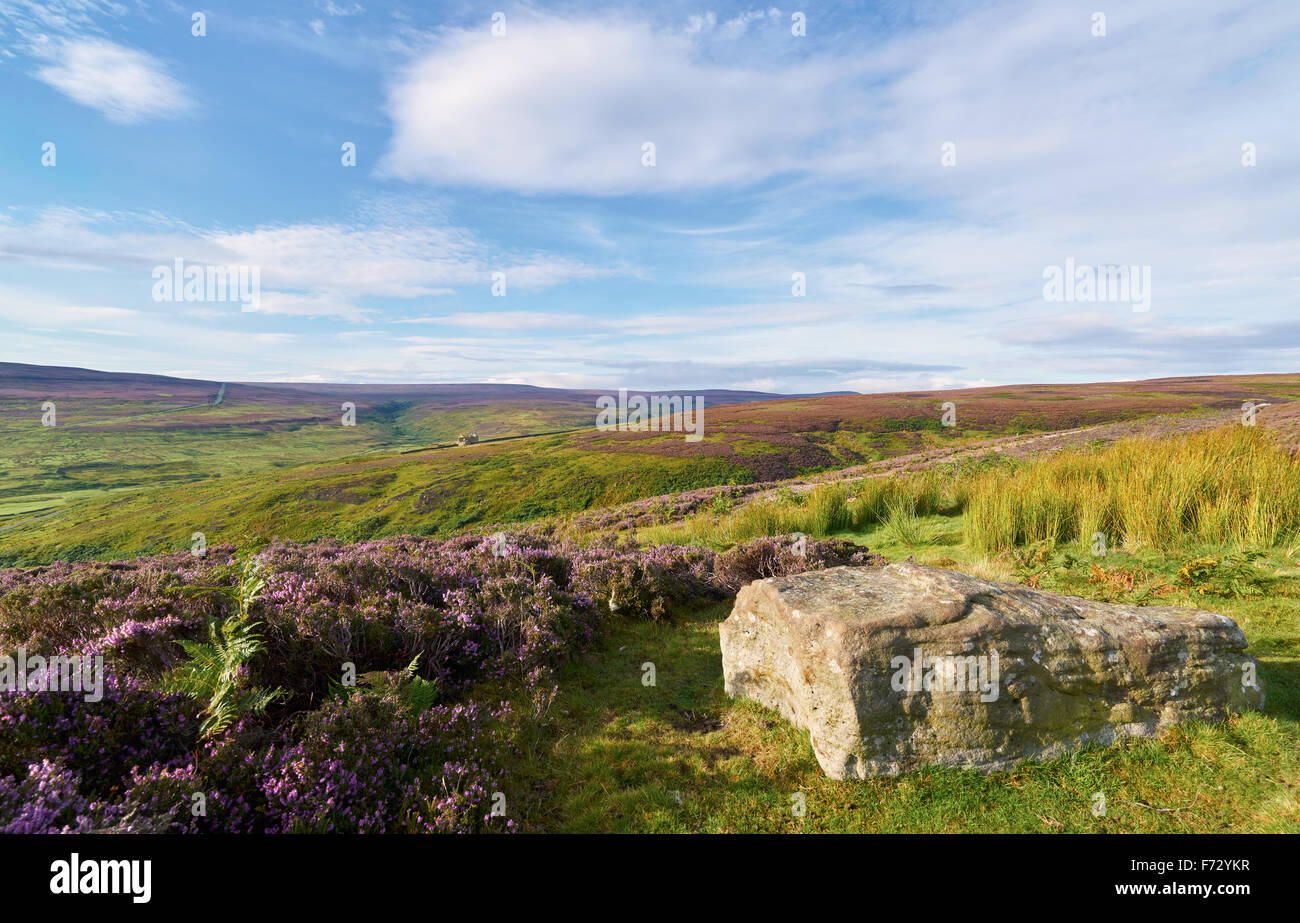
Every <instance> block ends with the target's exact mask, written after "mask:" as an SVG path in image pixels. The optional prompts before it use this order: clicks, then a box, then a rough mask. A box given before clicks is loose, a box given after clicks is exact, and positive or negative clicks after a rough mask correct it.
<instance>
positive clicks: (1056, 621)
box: [720, 564, 1264, 779]
mask: <svg viewBox="0 0 1300 923" xmlns="http://www.w3.org/2000/svg"><path fill="white" fill-rule="evenodd" d="M720 630H721V640H722V668H723V673H724V677H725V681H726V690H727V694H728V695H731V696H733V697H741V698H747V699H752V700H754V701H756V702H759V703H761V704H762V705H765V706H767V707H769V708H772V709H775V710H776V711H778V712H780V713H781V714H782V715H783V716H784V717H785V718H787V719H788V720H790V721H792V722H794V723H795V724H796V725H798V726H799V727H803V728H807V729H808V731H809V732H810V734H811V737H812V745H813V750H814V751H815V752H816V754H817V760H818V762H819V763H821V767H822V769H823V770H824V771H825V772H826V774H827V775H828V776H830V777H831V778H835V779H844V778H853V777H857V778H866V777H868V776H872V775H881V774H886V775H894V774H897V773H900V772H906V771H908V770H911V769H915V768H918V767H921V766H925V765H942V766H965V767H971V768H974V769H980V770H985V771H990V770H998V769H1005V768H1008V767H1010V766H1012V765H1014V764H1015V763H1017V762H1019V761H1020V760H1024V759H1028V758H1034V757H1040V758H1051V757H1055V756H1059V755H1061V754H1063V753H1067V752H1069V751H1070V750H1071V749H1074V748H1076V747H1079V746H1083V745H1085V744H1089V743H1102V744H1108V743H1110V742H1112V741H1114V740H1115V739H1116V738H1119V737H1122V736H1142V737H1150V736H1155V735H1156V734H1158V733H1159V732H1160V731H1161V730H1162V729H1163V728H1166V727H1168V726H1169V725H1172V724H1175V723H1177V722H1180V721H1186V720H1190V719H1200V720H1205V721H1220V720H1223V719H1224V718H1225V717H1226V715H1227V713H1228V712H1229V711H1241V710H1244V709H1247V708H1258V707H1260V706H1262V705H1263V701H1264V694H1263V689H1262V684H1261V683H1259V682H1258V680H1257V679H1256V677H1255V662H1254V660H1252V659H1251V658H1250V657H1249V656H1247V654H1246V638H1245V636H1244V635H1243V634H1242V632H1241V629H1240V628H1238V627H1237V624H1236V623H1235V622H1233V621H1232V619H1230V618H1227V617H1226V616H1222V615H1216V614H1214V613H1211V612H1202V611H1199V610H1196V609H1181V608H1175V607H1171V606H1125V605H1113V604H1108V603H1099V602H1093V601H1091V600H1087V599H1079V598H1076V597H1072V596H1062V595H1059V594H1056V593H1045V592H1043V591H1041V590H1034V589H1030V588H1028V587H1024V586H1017V585H1013V584H1005V583H994V582H991V581H988V580H981V579H979V578H977V577H971V576H969V575H966V574H958V573H953V572H951V571H945V570H939V569H938V568H933V567H923V566H921V565H918V564H890V565H888V566H886V567H834V568H830V569H827V570H821V571H809V572H807V573H802V574H796V575H793V576H789V577H771V578H768V579H766V580H758V581H755V582H754V583H751V584H750V585H749V586H747V587H745V588H744V589H742V590H741V591H740V595H739V596H738V597H737V598H736V604H735V608H734V609H733V610H732V612H731V615H730V616H729V617H728V618H727V620H726V621H725V622H723V623H722V625H721V629H720Z"/></svg>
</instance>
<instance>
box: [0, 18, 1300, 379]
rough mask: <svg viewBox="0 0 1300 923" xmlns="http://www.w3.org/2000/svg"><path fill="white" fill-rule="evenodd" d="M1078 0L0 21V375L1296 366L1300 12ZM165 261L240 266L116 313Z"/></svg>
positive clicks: (1050, 374)
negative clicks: (1064, 285) (1057, 282)
mask: <svg viewBox="0 0 1300 923" xmlns="http://www.w3.org/2000/svg"><path fill="white" fill-rule="evenodd" d="M1106 6H1107V4H1105V3H1104V0H1088V2H1086V3H1076V2H1072V0H1044V2H1034V0H1020V2H1008V3H998V2H978V3H961V2H943V3H910V4H902V3H863V4H849V3H800V4H798V5H797V6H794V7H788V6H786V5H783V6H780V7H775V6H767V7H762V8H760V7H758V6H756V5H753V4H739V5H736V4H717V3H677V2H665V3H645V4H628V5H622V6H620V5H617V4H609V3H600V4H545V5H541V4H524V5H519V4H511V3H503V2H495V0H494V2H490V3H487V4H473V3H463V4H462V3H452V4H437V3H413V4H396V3H385V4H378V3H374V4H365V3H346V2H333V0H324V2H315V3H311V2H308V3H292V4H290V3H283V4H281V3H273V2H257V3H226V4H220V5H216V6H210V7H209V6H203V7H191V6H181V5H177V4H174V3H170V2H167V3H132V2H127V0H120V2H97V0H71V2H64V0H48V2H41V3H25V2H12V0H0V118H2V119H3V124H4V126H5V132H4V142H3V144H0V189H2V190H3V196H2V197H0V360H6V361H16V362H34V363H42V364H53V365H77V366H86V367H92V368H101V369H108V370H113V371H147V372H159V373H164V374H175V375H184V376H194V377H203V378H209V379H219V380H275V379H279V380H308V381H310V380H320V381H362V382H384V381H412V382H414V381H427V382H438V381H497V382H523V383H528V384H537V385H550V386H569V387H595V388H617V387H621V386H622V387H633V388H666V387H685V388H689V387H700V388H704V387H722V388H726V387H730V388H757V389H764V390H776V391H814V390H832V389H851V390H861V391H884V390H901V389H914V388H931V387H960V386H968V385H979V384H1002V383H1015V382H1027V381H1039V382H1049V381H1088V380H1109V379H1131V378H1152V377H1160V376H1167V375H1182V374H1205V373H1243V372H1262V371H1298V370H1300V317H1297V308H1298V307H1300V218H1297V216H1298V215H1300V182H1298V181H1297V180H1298V179H1300V106H1298V105H1297V103H1298V102H1300V4H1296V3H1294V2H1293V0H1259V2H1247V0H1235V2H1215V3H1208V2H1191V3H1189V2H1187V0H1126V2H1125V3H1123V4H1115V5H1114V6H1113V7H1111V8H1110V9H1109V10H1107V9H1106ZM1099 7H1100V8H1101V9H1100V10H1099ZM196 12H202V13H203V16H204V17H205V19H204V26H205V31H206V34H204V35H201V36H195V35H193V34H192V31H193V16H194V14H195V13H196ZM495 12H500V13H502V14H504V25H505V30H504V33H505V34H504V35H501V34H493V28H492V26H493V14H494V13H495ZM1097 12H1102V13H1105V15H1106V18H1105V22H1104V34H1096V33H1098V32H1099V28H1098V21H1097V20H1096V19H1095V13H1097ZM797 13H800V14H802V15H803V18H804V21H805V23H806V30H805V32H806V34H803V35H794V34H792V23H793V22H794V19H793V17H794V16H795V14H797ZM498 31H500V30H499V29H498ZM47 142H52V143H53V144H54V164H53V165H52V166H46V165H44V164H43V163H42V158H43V152H44V150H45V149H44V148H43V145H45V144H46V143H47ZM346 142H352V143H353V144H355V146H356V165H355V166H344V165H343V164H342V162H341V160H342V156H343V155H342V151H341V147H342V145H343V144H344V143H346ZM646 142H652V143H653V144H654V145H655V163H654V165H653V166H647V165H645V164H644V162H643V148H642V146H643V144H645V143H646ZM945 145H952V146H951V147H945ZM1243 145H1251V146H1252V148H1251V150H1252V151H1253V155H1254V165H1253V166H1248V165H1246V164H1245V163H1244V161H1245V160H1246V159H1248V158H1246V155H1245V154H1243ZM945 152H947V153H948V154H949V156H948V157H947V161H948V162H947V163H945V156H944V155H945ZM178 258H179V259H182V260H185V261H186V262H187V263H189V264H198V265H221V266H226V265H229V266H248V267H257V269H258V271H259V273H260V285H261V295H260V300H259V303H258V305H257V310H254V311H249V310H243V309H242V308H241V305H240V304H238V303H235V302H225V301H182V302H159V301H156V300H154V298H153V284H154V276H153V272H154V269H155V267H158V266H160V265H161V266H170V265H172V264H173V261H174V260H176V259H178ZM1067 260H1072V261H1074V263H1076V264H1082V265H1093V266H1102V265H1115V264H1119V265H1123V266H1135V267H1148V268H1149V272H1150V277H1151V292H1150V304H1149V309H1148V310H1142V311H1135V310H1134V306H1133V304H1131V303H1129V302H1125V301H1091V302H1077V301H1076V302H1072V303H1066V302H1054V301H1050V300H1047V299H1046V298H1045V297H1044V272H1045V271H1046V270H1047V269H1048V268H1049V267H1054V266H1055V267H1059V266H1064V265H1066V261H1067ZM494 273H504V279H505V295H504V296H494V295H493V294H492V286H493V279H494V276H493V274H494ZM794 273H802V274H803V278H804V280H805V293H804V294H802V295H796V294H794V293H793V288H792V287H793V280H794Z"/></svg>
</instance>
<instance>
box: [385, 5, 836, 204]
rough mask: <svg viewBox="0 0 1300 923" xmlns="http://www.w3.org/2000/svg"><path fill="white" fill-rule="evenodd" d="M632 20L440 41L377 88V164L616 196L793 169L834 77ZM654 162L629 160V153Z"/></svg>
mask: <svg viewBox="0 0 1300 923" xmlns="http://www.w3.org/2000/svg"><path fill="white" fill-rule="evenodd" d="M693 49H694V45H693V43H692V41H691V40H690V39H689V38H687V37H684V36H681V35H674V34H671V33H664V32H658V31H655V30H654V29H652V28H651V27H649V26H647V25H644V24H638V23H625V22H621V21H616V20H587V21H573V22H570V21H561V20H556V19H550V18H544V17H538V18H536V19H532V20H530V21H527V22H525V23H517V24H513V23H512V27H511V31H510V33H509V35H508V36H506V37H494V36H492V35H491V34H490V32H489V31H488V30H486V29H474V30H462V31H452V32H448V33H446V34H445V35H444V36H443V37H442V39H441V40H440V41H439V43H438V44H437V46H436V47H434V48H433V49H432V50H431V51H430V52H429V53H428V54H426V55H425V56H424V57H422V58H420V59H419V60H418V61H416V62H415V63H414V64H413V65H412V66H410V67H409V68H408V69H406V70H405V71H403V72H402V73H401V74H400V75H399V76H398V78H397V79H396V80H395V81H394V83H393V84H392V86H391V87H390V90H389V99H388V111H389V114H390V116H391V117H392V120H393V126H394V131H393V139H392V147H391V149H390V150H389V152H388V154H387V156H386V157H385V159H384V167H385V169H386V170H388V171H389V172H391V173H392V174H394V175H396V176H399V177H402V178H406V179H423V180H430V181H435V182H439V183H447V182H452V183H473V184H482V185H486V186H497V187H506V188H513V189H522V190H550V191H577V192H586V193H628V192H643V191H647V190H660V189H683V188H692V187H699V186H713V185H720V184H726V183H733V182H749V181H754V180H758V179H762V178H764V177H766V176H770V175H771V174H773V173H776V172H780V171H783V170H798V169H803V168H805V167H806V166H807V165H808V164H809V158H810V157H812V158H814V159H816V158H818V157H820V154H819V153H818V152H817V150H816V146H815V144H814V143H813V142H814V141H815V139H816V136H817V135H818V134H819V133H821V132H822V131H823V130H824V128H825V127H826V121H825V120H826V114H827V112H831V111H833V112H835V113H836V115H835V118H837V119H848V118H851V117H852V116H853V115H854V113H853V111H852V107H841V108H839V109H833V108H832V107H831V106H829V103H830V102H831V100H832V97H834V96H835V92H836V90H837V89H838V88H840V83H841V82H842V79H843V76H844V75H843V74H842V73H840V72H839V71H838V70H837V69H836V68H834V67H827V66H824V65H821V64H806V65H805V64H795V65H790V66H784V67H782V66H768V67H760V66H754V67H734V66H733V67H728V66H722V65H717V64H711V63H707V62H702V61H699V60H696V58H695V55H694V53H693ZM645 142H651V143H653V144H655V145H656V165H655V166H653V167H647V166H643V165H642V145H643V143H645Z"/></svg>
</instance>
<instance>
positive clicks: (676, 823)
mask: <svg viewBox="0 0 1300 923" xmlns="http://www.w3.org/2000/svg"><path fill="white" fill-rule="evenodd" d="M924 531H925V534H926V536H927V537H928V538H930V539H931V541H928V542H926V543H925V544H923V545H920V546H912V547H909V546H905V545H899V544H897V543H891V542H890V541H889V539H888V537H887V535H886V534H885V530H884V529H878V530H874V531H873V532H871V533H868V534H862V533H858V534H856V535H854V536H853V537H854V538H856V539H857V540H859V541H864V542H865V543H867V544H869V545H870V546H871V547H873V548H875V549H878V550H881V551H883V552H884V553H885V554H886V556H887V557H890V558H891V559H901V558H902V557H905V556H907V555H909V554H911V555H915V556H916V559H917V560H918V561H922V562H929V563H937V564H940V565H943V566H947V567H952V568H953V569H957V570H966V571H970V572H972V573H977V574H983V575H985V576H989V577H992V578H996V579H1011V574H1010V567H1009V565H1008V563H1007V562H1006V561H1004V560H993V561H990V560H989V559H988V558H986V557H984V556H983V555H981V554H979V553H976V552H972V551H970V550H969V549H967V548H965V547H964V546H963V545H961V544H960V536H961V523H960V521H959V520H956V519H953V518H951V517H948V518H945V517H931V518H929V519H927V520H926V521H925V530H924ZM1201 550H1202V551H1203V550H1205V549H1201ZM1188 553H1189V554H1191V553H1194V550H1191V549H1189V552H1188ZM1181 560H1182V558H1180V557H1177V556H1174V557H1158V556H1151V555H1147V556H1144V557H1142V558H1140V559H1139V558H1132V557H1128V556H1124V555H1112V556H1110V557H1109V558H1107V560H1106V562H1105V567H1106V569H1107V570H1108V571H1110V572H1112V573H1119V572H1123V571H1126V570H1134V569H1137V570H1145V571H1146V572H1148V573H1151V574H1153V576H1154V577H1156V578H1160V577H1162V576H1163V577H1164V578H1172V574H1173V573H1174V572H1175V571H1176V570H1177V567H1178V566H1179V563H1180V561H1181ZM1268 568H1269V569H1270V570H1273V571H1274V572H1275V573H1277V574H1278V576H1279V583H1278V584H1277V585H1276V586H1275V588H1274V590H1273V591H1272V592H1271V593H1270V595H1269V596H1267V597H1264V598H1256V599H1251V600H1233V599H1215V598H1210V599H1207V598H1204V597H1192V596H1189V595H1186V594H1175V595H1172V596H1167V597H1165V598H1163V599H1162V600H1161V602H1162V603H1166V604H1175V605H1195V606H1198V607H1200V608H1205V609H1210V610H1212V611H1217V612H1222V613H1223V614H1225V615H1228V616H1230V617H1232V618H1234V619H1236V620H1237V621H1238V623H1239V624H1241V626H1242V628H1243V630H1244V631H1245V632H1246V635H1247V637H1248V638H1249V639H1250V642H1251V646H1252V651H1253V652H1254V653H1255V655H1256V656H1257V657H1258V658H1259V661H1260V670H1261V678H1262V680H1263V682H1264V684H1265V688H1266V689H1267V691H1268V701H1267V705H1266V708H1265V710H1264V712H1262V713H1251V714H1246V715H1241V716H1237V717H1234V718H1233V719H1232V720H1231V721H1230V722H1228V723H1226V724H1221V725H1214V726H1206V725H1185V726H1181V727H1179V728H1177V729H1175V730H1174V731H1172V732H1171V733H1169V734H1168V735H1166V736H1165V737H1164V738H1162V739H1161V740H1158V741H1126V742H1124V743H1122V744H1121V745H1118V746H1115V747H1112V748H1109V749H1101V748H1087V749H1085V750H1082V751H1079V752H1077V753H1076V754H1074V755H1073V756H1071V757H1068V758H1062V759H1057V760H1052V761H1049V762H1043V763H1038V762H1031V763H1026V764H1022V765H1021V766H1020V767H1018V768H1017V769H1015V770H1014V771H1011V772H1005V773H996V774H992V775H987V776H986V775H982V774H980V773H976V772H973V771H963V770H951V769H927V770H923V771H921V772H916V773H911V774H908V775H905V776H901V777H898V778H892V779H890V778H879V779H872V780H867V781H844V782H836V781H833V780H831V779H828V778H826V777H825V776H824V775H823V774H822V772H821V769H820V768H819V767H818V765H817V762H816V759H815V757H814V756H813V752H812V747H811V744H810V742H809V740H808V734H807V733H806V732H804V731H800V730H798V729H797V728H795V727H793V726H792V725H790V724H789V723H787V722H785V721H784V720H782V719H781V718H780V717H779V716H778V715H776V714H775V713H774V712H769V711H767V710H765V709H763V708H761V707H759V706H757V705H754V704H753V703H750V702H738V701H731V700H729V699H728V698H727V697H726V695H725V694H724V693H723V689H722V670H721V655H720V652H719V649H718V632H717V625H718V622H719V621H720V620H721V619H723V618H725V617H726V616H727V614H728V612H729V608H730V607H729V605H728V604H722V605H718V606H713V607H710V608H707V609H704V610H702V611H696V612H691V613H684V614H681V615H679V616H678V617H677V618H676V619H675V620H673V621H672V622H665V623H659V624H647V623H632V622H622V623H619V624H617V625H616V627H615V628H614V629H613V631H612V632H611V633H610V634H609V635H608V636H607V638H606V639H605V640H604V641H603V643H602V646H601V648H600V649H599V650H598V651H596V652H593V653H592V654H591V655H589V656H588V657H587V658H586V659H585V660H584V661H582V662H581V663H578V664H575V665H573V666H572V667H570V668H569V669H568V670H567V671H566V672H565V673H564V674H563V675H562V676H561V680H560V689H561V692H560V694H559V695H558V697H557V698H556V700H555V702H554V703H553V705H552V708H551V710H550V712H549V714H548V717H547V723H545V724H544V725H543V726H542V727H541V728H540V729H539V730H538V731H537V732H536V733H535V735H534V736H533V737H532V738H531V739H529V740H527V741H525V742H524V746H523V750H522V755H521V757H520V758H519V760H518V761H517V765H516V766H515V767H514V771H515V772H517V773H519V776H518V777H517V782H516V784H517V786H518V789H517V791H515V792H513V793H512V794H511V798H512V804H513V806H514V809H515V810H517V811H519V812H520V816H522V817H523V819H524V820H525V821H526V822H527V823H528V824H529V825H531V826H532V827H533V828H534V829H542V830H549V831H569V832H595V831H609V832H645V831H654V832H701V831H702V832H846V833H847V832H855V833H856V832H871V833H890V832H912V833H931V832H1080V833H1081V832H1100V831H1103V830H1104V831H1107V832H1114V833H1119V832H1144V833H1212V832H1222V831H1256V832H1300V794H1298V786H1300V568H1297V567H1296V562H1295V561H1294V560H1293V559H1292V558H1291V557H1289V556H1287V555H1286V554H1285V553H1279V554H1278V555H1275V556H1274V557H1273V558H1272V559H1271V560H1270V561H1269V562H1268ZM1061 579H1062V580H1063V585H1062V586H1061V587H1060V588H1061V589H1063V590H1065V591H1068V592H1073V593H1076V594H1077V595H1085V596H1094V597H1100V598H1108V596H1109V591H1108V589H1107V584H1106V583H1105V582H1104V581H1103V582H1102V583H1090V582H1089V580H1088V578H1087V576H1086V574H1085V573H1083V572H1080V573H1077V574H1073V575H1068V574H1067V575H1062V578H1061ZM647 661H649V662H653V663H654V664H655V667H656V672H657V676H656V680H657V683H656V685H655V686H654V687H646V686H643V685H642V683H641V676H642V669H641V665H642V664H643V663H644V662H647ZM796 792H802V793H803V794H804V798H805V801H806V806H807V813H806V815H805V816H803V817H799V816H796V815H795V814H794V813H793V810H792V805H793V802H792V800H791V799H792V796H793V795H794V793H796ZM1096 792H1103V793H1104V795H1105V797H1106V800H1107V811H1106V815H1105V816H1104V817H1096V816H1094V815H1093V813H1092V807H1093V804H1094V801H1093V795H1094V793H1096Z"/></svg>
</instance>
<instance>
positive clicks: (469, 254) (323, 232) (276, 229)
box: [0, 208, 613, 319]
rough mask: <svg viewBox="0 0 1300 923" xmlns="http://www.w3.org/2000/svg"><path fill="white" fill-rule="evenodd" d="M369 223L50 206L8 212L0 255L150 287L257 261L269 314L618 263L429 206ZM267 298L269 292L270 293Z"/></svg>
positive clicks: (519, 284)
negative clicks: (206, 222)
mask: <svg viewBox="0 0 1300 923" xmlns="http://www.w3.org/2000/svg"><path fill="white" fill-rule="evenodd" d="M379 213H380V214H381V216H382V220H380V221H377V222H373V223H367V222H364V221H361V222H356V223H353V224H344V223H341V222H339V223H321V224H313V223H301V224H289V225H279V226H265V227H257V228H253V229H251V230H246V231H225V230H220V231H216V230H207V229H202V228H195V227H192V226H190V225H187V224H184V223H181V222H174V221H170V220H169V219H167V218H165V217H163V216H157V215H138V214H116V213H105V212H95V211H90V210H85V209H70V208H51V209H46V210H45V211H43V212H41V213H39V214H38V215H37V216H36V217H35V219H34V220H32V221H29V222H27V223H20V222H18V221H17V220H14V219H13V218H10V217H7V216H6V217H4V218H0V255H4V256H7V257H8V258H9V259H10V260H15V261H16V262H19V263H23V264H28V265H33V266H40V267H47V268H55V269H60V270H75V271H96V270H98V271H105V270H109V271H127V272H136V273H139V275H140V278H141V279H142V280H143V281H142V286H143V288H142V291H144V292H148V291H149V286H150V285H152V282H151V280H150V273H151V272H152V269H153V267H154V266H158V265H164V266H170V265H172V262H173V260H175V259H177V258H181V259H183V260H185V262H187V263H203V264H210V265H217V266H248V267H257V268H258V269H259V272H260V284H261V286H262V289H263V291H264V292H265V293H266V294H265V297H264V301H263V304H262V306H261V309H262V311H263V312H266V313H283V314H299V315H315V316H327V315H328V316H336V317H345V318H350V319H360V318H362V317H364V316H365V315H366V314H367V312H366V311H363V310H361V309H359V308H357V307H356V305H355V301H356V299H358V298H364V297H386V298H418V297H428V296H439V295H446V294H448V293H449V292H450V291H453V289H452V288H451V286H466V285H481V286H482V287H483V288H484V290H487V289H488V288H489V287H490V286H491V284H492V273H493V272H497V271H501V272H504V273H505V274H506V282H507V286H508V288H509V289H522V290H530V289H542V288H547V287H551V286H555V285H559V284H562V283H564V282H566V281H569V280H571V279H586V278H593V277H596V276H602V275H609V274H611V273H612V272H613V271H612V270H608V269H604V268H601V267H595V266H589V265H587V264H585V263H583V262H581V261H579V260H574V259H570V258H568V257H558V256H551V255H548V254H538V253H534V254H503V253H500V252H498V251H497V249H496V248H494V247H492V246H489V245H487V244H484V243H483V242H481V241H479V240H477V239H476V238H475V237H474V236H473V235H471V234H470V233H469V232H468V231H466V230H464V229H462V228H457V227H450V226H446V225H440V224H430V223H426V221H425V218H424V217H423V216H418V215H411V214H401V213H399V212H394V211H391V210H384V209H380V210H379ZM266 299H270V300H269V301H267V300H266Z"/></svg>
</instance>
